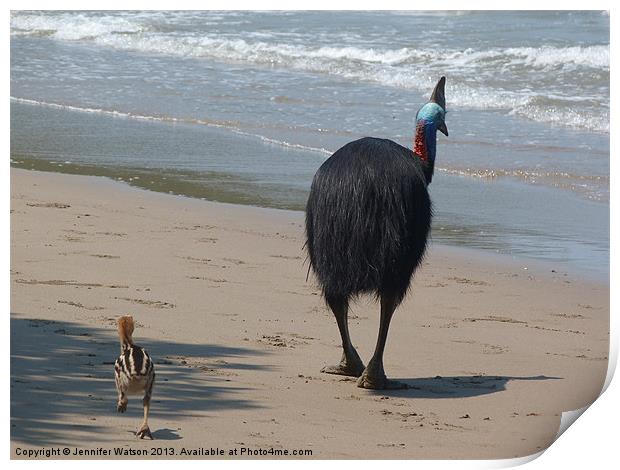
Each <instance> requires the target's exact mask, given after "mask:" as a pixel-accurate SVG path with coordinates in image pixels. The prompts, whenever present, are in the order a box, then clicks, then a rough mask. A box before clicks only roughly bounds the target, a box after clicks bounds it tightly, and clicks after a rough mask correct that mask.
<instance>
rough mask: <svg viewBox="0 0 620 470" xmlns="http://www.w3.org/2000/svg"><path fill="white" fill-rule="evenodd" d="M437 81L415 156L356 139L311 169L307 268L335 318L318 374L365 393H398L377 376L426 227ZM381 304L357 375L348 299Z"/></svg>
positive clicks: (439, 120)
mask: <svg viewBox="0 0 620 470" xmlns="http://www.w3.org/2000/svg"><path fill="white" fill-rule="evenodd" d="M444 86H445V78H444V77H442V78H441V79H440V80H439V82H438V83H437V85H436V87H435V89H434V91H433V94H432V95H431V99H430V102H429V103H427V104H426V105H425V106H423V107H422V108H421V109H420V111H419V112H418V115H417V116H416V135H415V153H414V151H412V150H410V149H408V148H405V147H403V146H402V145H399V144H397V143H396V142H393V141H391V140H388V139H377V138H373V137H364V138H362V139H359V140H356V141H354V142H350V143H348V144H346V145H345V146H343V147H342V148H340V149H339V150H337V151H336V152H335V153H334V154H333V155H332V156H331V157H330V158H329V159H327V160H326V161H325V162H324V163H323V165H321V167H320V168H319V169H318V171H317V173H316V175H315V176H314V180H313V182H312V187H311V189H310V195H309V197H308V203H307V205H306V237H307V242H306V246H307V250H308V255H309V259H310V266H311V267H312V269H313V270H314V272H315V274H316V277H317V279H318V282H319V285H320V286H321V289H322V292H323V296H324V297H325V300H326V302H327V304H328V305H329V307H330V308H331V310H332V311H333V313H334V316H335V317H336V322H337V324H338V328H339V331H340V335H341V338H342V346H343V355H342V359H341V361H340V363H339V364H338V365H336V366H328V367H325V368H324V369H323V372H327V373H332V374H341V375H351V376H357V377H360V378H359V380H358V386H360V387H365V388H377V389H380V388H401V387H403V386H404V384H401V383H398V382H395V381H391V380H388V379H387V378H386V376H385V373H384V370H383V351H384V348H385V343H386V340H387V332H388V328H389V324H390V320H391V317H392V314H393V313H394V310H395V309H396V307H397V306H398V305H399V304H400V303H401V302H402V300H403V298H404V297H405V295H406V293H407V290H408V289H409V285H410V283H411V278H412V276H413V273H414V272H415V270H416V268H417V267H418V266H419V264H420V263H421V261H422V258H423V256H424V252H425V249H426V244H427V240H428V234H429V231H430V226H431V217H432V208H431V200H430V197H429V194H428V190H427V186H428V184H429V183H430V182H431V180H432V176H433V169H434V162H435V140H436V133H437V130H439V131H441V132H443V133H444V134H446V135H448V129H447V127H446V125H445V120H444V118H445V95H444ZM365 293H370V294H373V295H375V296H376V297H377V298H378V299H380V301H381V321H380V327H379V335H378V339H377V346H376V348H375V352H374V354H373V357H372V358H371V359H370V361H369V362H368V366H367V367H364V364H363V363H362V360H361V359H360V357H359V355H358V354H357V351H356V350H355V348H354V347H353V345H352V343H351V339H350V336H349V329H348V323H347V315H348V307H349V302H350V300H351V299H352V298H354V297H356V296H358V295H360V294H365Z"/></svg>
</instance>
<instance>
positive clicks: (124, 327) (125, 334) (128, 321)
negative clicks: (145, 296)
mask: <svg viewBox="0 0 620 470" xmlns="http://www.w3.org/2000/svg"><path fill="white" fill-rule="evenodd" d="M133 328H134V322H133V317H132V316H130V315H125V316H122V317H120V318H119V319H118V337H119V339H120V341H121V352H122V351H124V350H125V349H127V348H129V347H131V346H133V339H132V337H131V335H132V334H133Z"/></svg>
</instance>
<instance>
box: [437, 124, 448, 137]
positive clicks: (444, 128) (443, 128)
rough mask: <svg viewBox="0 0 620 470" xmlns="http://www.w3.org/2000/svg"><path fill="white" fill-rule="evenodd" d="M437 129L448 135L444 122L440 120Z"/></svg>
mask: <svg viewBox="0 0 620 470" xmlns="http://www.w3.org/2000/svg"><path fill="white" fill-rule="evenodd" d="M437 130H439V131H441V133H442V134H443V135H445V136H446V137H448V128H447V127H446V123H445V122H442V123H441V124H439V126H437Z"/></svg>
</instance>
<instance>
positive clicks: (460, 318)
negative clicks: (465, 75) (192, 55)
mask: <svg viewBox="0 0 620 470" xmlns="http://www.w3.org/2000/svg"><path fill="white" fill-rule="evenodd" d="M303 216H304V215H303V213H302V212H293V211H283V210H274V209H261V208H255V207H249V206H236V205H229V204H219V203H212V202H206V201H201V200H198V199H189V198H184V197H178V196H171V195H166V194H160V193H154V192H149V191H144V190H139V189H135V188H131V187H129V186H127V185H125V184H121V183H117V182H114V181H111V180H109V179H105V178H97V177H89V176H72V175H63V174H57V173H42V172H36V171H26V170H19V169H12V170H11V456H12V458H20V457H21V456H20V455H17V449H20V450H21V451H23V450H24V449H40V448H41V447H46V448H52V447H55V446H60V447H61V448H62V447H65V446H69V447H71V448H72V449H73V448H79V449H97V448H104V449H114V448H121V449H146V450H147V451H149V452H150V449H151V448H153V447H155V448H160V449H162V448H166V449H172V450H167V451H166V452H174V455H171V454H170V453H168V454H164V455H159V456H154V458H166V457H168V458H170V457H180V455H179V453H180V452H181V450H182V449H183V448H185V449H188V450H197V451H198V449H210V448H214V449H215V448H219V449H223V450H224V451H225V453H226V454H225V455H224V456H223V457H222V456H219V458H235V457H234V456H232V457H230V456H229V455H228V452H229V450H231V449H238V451H239V452H240V449H242V448H249V449H252V450H254V451H255V450H259V449H263V450H269V449H272V448H273V449H275V450H277V451H284V450H288V452H289V453H291V452H292V451H294V450H311V451H312V454H311V455H310V456H306V457H304V458H313V459H335V458H342V459H355V458H365V459H376V458H387V459H392V458H394V459H396V458H398V459H403V458H404V459H409V458H468V459H472V458H477V459H478V458H480V459H488V458H510V457H518V456H525V455H529V454H532V453H536V452H539V451H540V450H542V449H544V448H546V447H547V446H548V445H549V444H550V443H551V442H552V441H553V439H554V437H555V435H556V433H557V430H558V426H559V422H560V416H561V413H562V411H566V410H573V409H577V408H581V407H583V406H585V405H587V404H589V403H591V402H592V401H593V400H594V399H595V398H596V397H597V396H598V394H599V392H600V390H601V387H602V384H603V381H604V378H605V374H606V370H607V354H608V332H609V300H608V299H609V285H608V284H605V283H599V282H596V281H593V280H588V279H584V278H581V277H580V276H579V273H578V272H565V271H563V270H560V269H558V268H556V267H554V266H553V265H547V264H542V263H541V264H537V263H533V262H531V261H520V260H518V259H513V258H510V257H501V256H494V255H489V254H481V253H480V252H478V251H474V250H466V249H457V248H449V247H443V246H441V245H438V244H431V246H430V249H429V252H428V256H427V258H426V260H425V262H424V264H423V266H421V268H420V269H419V271H418V272H417V274H416V277H415V279H414V282H413V287H412V289H411V292H410V295H409V296H408V298H407V299H406V301H405V302H404V303H403V305H402V306H401V307H400V308H399V310H398V311H397V312H396V314H395V317H394V320H393V322H392V327H391V331H390V335H389V340H388V345H387V349H386V354H385V367H386V372H387V374H388V376H390V377H392V378H395V379H399V380H401V381H404V382H406V383H407V384H408V385H409V388H408V389H407V390H400V391H369V390H363V389H359V388H357V387H356V384H355V382H354V381H352V380H350V379H347V378H343V377H338V376H331V375H325V374H321V373H320V372H319V371H320V369H321V368H322V367H323V366H324V365H326V364H331V363H335V362H337V361H338V360H339V358H340V354H341V349H340V337H339V335H338V330H337V327H336V324H335V321H334V319H333V316H332V314H331V313H330V311H329V310H328V309H327V308H326V307H325V305H324V303H323V301H322V299H321V296H320V294H319V291H318V289H317V287H316V284H315V282H314V280H313V278H312V275H310V277H309V278H308V280H306V274H307V269H308V266H307V262H306V261H305V256H306V255H305V252H304V251H303V244H304V236H303ZM122 314H131V315H133V316H134V318H135V320H136V322H137V328H136V332H135V334H134V338H135V340H136V342H137V343H138V344H140V345H142V346H144V347H146V348H147V349H148V351H149V352H150V353H151V355H152V356H153V358H154V359H155V361H156V372H157V379H156V384H155V390H154V394H153V400H154V401H153V404H152V414H151V419H150V422H151V430H152V431H153V436H154V438H155V440H154V441H140V440H137V439H136V438H135V437H134V436H133V433H134V432H135V431H136V429H137V428H138V426H139V424H140V421H141V415H142V407H141V400H140V399H139V398H138V397H132V398H131V399H130V402H129V410H128V413H126V414H124V415H121V414H117V413H116V411H115V401H116V392H115V388H114V380H113V374H112V372H113V366H112V363H113V361H114V359H115V358H116V356H117V355H118V352H119V345H118V339H117V336H116V330H115V320H116V318H117V317H118V316H120V315H122ZM378 320H379V318H378V307H377V305H376V304H375V303H374V302H372V301H371V300H370V299H365V298H364V299H361V300H360V301H359V302H357V303H356V304H355V305H354V306H353V310H352V312H351V324H350V326H351V332H352V337H353V343H354V344H355V346H356V347H357V349H358V351H359V352H360V355H361V356H362V359H363V360H364V361H367V360H368V358H369V357H370V355H371V354H372V350H373V348H374V344H375V340H376V334H377V326H378ZM245 456H247V454H246V455H245ZM245 456H243V455H240V454H238V456H237V457H236V458H242V457H245ZM67 457H69V458H83V457H80V456H79V455H77V456H76V455H69V456H67ZM112 457H113V456H112ZM188 457H189V458H191V457H192V456H191V455H190V456H188ZM193 457H194V458H196V457H197V456H193ZM206 457H207V456H205V455H201V456H198V458H206ZM267 457H269V455H267V456H265V457H263V458H267ZM60 458H63V456H61V457H60ZM91 458H92V457H91ZM99 458H101V457H99ZM296 458H299V457H296Z"/></svg>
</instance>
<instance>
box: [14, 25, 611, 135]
mask: <svg viewBox="0 0 620 470" xmlns="http://www.w3.org/2000/svg"><path fill="white" fill-rule="evenodd" d="M154 18H159V17H157V16H153V15H146V14H144V15H140V14H133V15H121V14H97V15H92V14H88V13H57V14H45V15H42V14H37V13H32V14H30V13H14V14H13V15H12V16H11V34H14V35H25V34H26V35H27V34H31V35H48V36H50V37H52V38H54V39H56V40H61V41H87V42H89V43H91V44H93V43H94V44H96V45H99V46H102V47H110V48H116V49H122V50H131V51H139V52H143V53H149V54H160V55H164V56H181V57H197V58H205V59H211V60H216V61H221V62H236V63H245V64H255V65H260V66H269V67H277V68H284V69H292V70H300V71H304V72H311V73H322V74H329V75H335V76H339V77H342V78H345V79H348V80H352V81H366V82H372V83H378V84H381V85H387V86H391V87H398V88H405V89H415V90H420V91H424V90H427V89H428V87H429V86H432V84H433V80H434V78H435V77H436V75H437V74H440V73H441V74H444V73H450V75H451V80H450V85H449V86H450V100H449V106H456V107H458V106H463V107H472V108H478V109H503V110H507V111H508V112H510V113H512V114H513V115H518V116H523V117H526V118H528V119H532V120H536V121H540V122H547V123H553V124H558V125H563V126H569V127H575V128H581V129H587V130H591V131H596V132H608V131H609V111H608V107H607V108H605V106H603V107H602V108H601V109H599V104H602V105H605V96H600V93H599V97H598V102H595V103H590V105H589V106H587V107H583V106H577V105H575V104H576V102H578V101H579V100H586V98H584V97H580V96H578V93H575V90H580V89H581V87H579V86H577V85H575V84H574V83H573V85H572V86H571V87H568V88H566V89H564V90H563V92H564V94H565V95H566V96H567V97H570V98H571V99H572V101H567V102H566V103H562V102H559V103H555V104H554V105H553V106H549V105H548V104H540V103H537V102H536V98H537V96H538V93H540V91H541V90H538V91H537V90H531V89H528V88H527V87H525V86H523V87H519V86H515V85H514V83H513V82H514V78H515V77H524V78H523V80H524V82H527V83H529V79H528V78H526V77H529V76H532V75H534V74H536V75H537V76H539V77H543V78H546V79H547V81H549V80H555V81H556V82H557V80H558V79H557V78H556V77H557V75H558V74H563V76H568V77H570V76H573V75H574V73H575V72H579V73H585V74H592V73H594V74H595V75H597V76H598V77H602V79H605V76H607V75H608V74H609V45H605V44H602V45H590V46H568V47H560V46H549V45H545V46H541V47H505V48H501V47H494V48H487V49H480V50H476V49H471V48H469V49H447V48H430V47H428V48H425V47H412V46H410V47H400V48H385V47H383V48H382V47H379V46H375V47H359V46H351V45H341V46H336V45H317V44H316V42H317V41H315V40H313V39H312V38H311V37H309V36H304V35H303V34H300V33H297V32H290V33H288V32H287V33H286V34H284V33H278V34H275V35H271V37H270V36H269V35H262V36H260V35H259V36H258V37H257V36H252V35H248V36H249V37H251V38H252V39H249V38H248V37H246V38H245V39H244V38H242V37H241V35H240V34H237V35H235V36H234V37H227V36H225V35H224V36H223V35H218V34H213V35H209V34H207V33H205V32H204V31H203V32H202V33H199V32H197V31H185V30H173V31H170V30H168V31H166V32H164V31H162V30H161V29H158V28H157V27H155V26H154V25H155V23H156V22H154ZM174 18H175V17H173V18H172V19H173V20H174ZM209 19H210V20H222V19H223V17H222V16H219V17H218V16H213V17H209ZM157 21H162V20H161V19H159V20H157ZM288 36H291V37H288ZM291 38H293V39H294V41H291ZM343 44H344V43H343ZM498 80H499V82H501V81H502V80H503V81H504V82H505V83H499V82H498ZM494 82H496V83H494ZM560 88H561V86H560ZM545 91H546V92H549V90H545ZM561 92H562V90H558V89H556V90H555V93H556V94H560V93H561ZM587 99H589V98H587Z"/></svg>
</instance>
